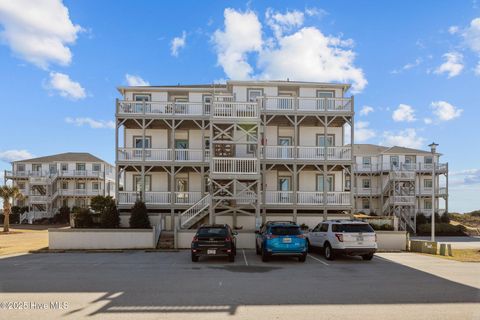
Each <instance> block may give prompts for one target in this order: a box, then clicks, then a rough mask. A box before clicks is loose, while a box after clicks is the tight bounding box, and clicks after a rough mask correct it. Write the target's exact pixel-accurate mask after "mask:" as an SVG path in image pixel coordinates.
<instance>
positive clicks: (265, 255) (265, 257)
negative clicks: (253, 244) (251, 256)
mask: <svg viewBox="0 0 480 320" xmlns="http://www.w3.org/2000/svg"><path fill="white" fill-rule="evenodd" d="M262 261H263V262H268V261H270V255H269V254H268V252H267V250H265V249H262Z"/></svg>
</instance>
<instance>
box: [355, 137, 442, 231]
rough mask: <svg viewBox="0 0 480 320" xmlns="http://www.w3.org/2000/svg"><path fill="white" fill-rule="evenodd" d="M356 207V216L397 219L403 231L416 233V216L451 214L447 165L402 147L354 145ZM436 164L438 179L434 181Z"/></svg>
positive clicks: (431, 155) (419, 152) (429, 156)
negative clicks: (433, 213)
mask: <svg viewBox="0 0 480 320" xmlns="http://www.w3.org/2000/svg"><path fill="white" fill-rule="evenodd" d="M353 152H354V155H355V168H354V171H355V183H354V193H355V205H354V208H355V210H356V211H357V212H363V213H367V214H371V213H373V214H375V215H379V216H384V215H386V216H391V215H395V216H397V217H398V218H399V223H400V226H399V227H400V229H409V230H415V222H416V216H417V214H418V213H422V214H424V215H426V216H430V215H431V214H432V192H433V190H432V189H433V184H435V197H434V198H435V200H434V201H435V202H434V203H435V209H436V210H435V212H437V213H439V214H440V215H441V214H443V213H445V212H447V211H448V163H440V156H441V154H439V153H436V154H435V155H433V154H432V153H431V152H428V151H423V150H416V149H410V148H403V147H396V146H395V147H384V146H376V145H371V144H355V145H354V150H353ZM434 164H435V179H432V174H433V166H434Z"/></svg>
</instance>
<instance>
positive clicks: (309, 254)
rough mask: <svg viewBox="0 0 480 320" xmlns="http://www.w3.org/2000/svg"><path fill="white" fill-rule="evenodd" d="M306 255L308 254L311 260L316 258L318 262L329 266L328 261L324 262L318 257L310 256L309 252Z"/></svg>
mask: <svg viewBox="0 0 480 320" xmlns="http://www.w3.org/2000/svg"><path fill="white" fill-rule="evenodd" d="M308 256H309V257H310V258H312V259H313V260H317V261H318V262H320V263H323V264H324V265H326V266H329V264H328V263H326V262H325V261H323V260H320V259H318V258H315V257H314V256H312V255H311V254H309V255H308Z"/></svg>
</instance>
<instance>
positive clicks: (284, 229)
mask: <svg viewBox="0 0 480 320" xmlns="http://www.w3.org/2000/svg"><path fill="white" fill-rule="evenodd" d="M270 232H271V233H272V234H274V235H277V236H290V235H292V236H293V235H298V234H300V233H301V232H300V228H299V227H297V226H278V227H271V228H270Z"/></svg>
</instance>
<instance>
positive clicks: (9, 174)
mask: <svg viewBox="0 0 480 320" xmlns="http://www.w3.org/2000/svg"><path fill="white" fill-rule="evenodd" d="M8 180H11V181H12V184H13V185H15V186H17V187H18V188H19V189H20V190H21V191H22V193H23V195H25V199H23V200H16V201H15V202H14V205H17V206H28V207H29V215H28V217H29V220H30V221H32V220H36V219H41V218H45V217H53V215H54V214H55V213H56V212H57V210H58V209H59V208H61V207H62V206H68V207H70V208H72V207H74V206H77V207H88V206H89V205H90V199H91V198H92V197H94V196H98V195H102V196H107V195H110V196H114V195H115V188H116V187H115V168H114V166H112V165H111V164H109V163H107V162H105V161H103V160H102V159H99V158H97V157H95V156H93V155H91V154H90V153H78V152H68V153H60V154H55V155H51V156H46V157H40V158H33V159H27V160H21V161H14V162H13V163H12V171H5V183H7V181H8Z"/></svg>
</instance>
